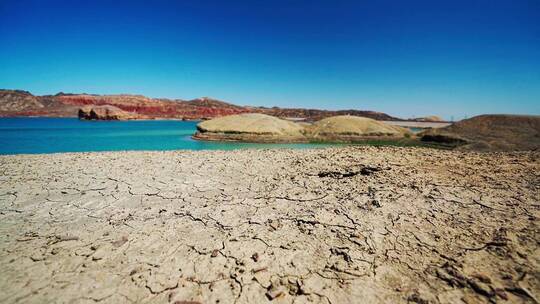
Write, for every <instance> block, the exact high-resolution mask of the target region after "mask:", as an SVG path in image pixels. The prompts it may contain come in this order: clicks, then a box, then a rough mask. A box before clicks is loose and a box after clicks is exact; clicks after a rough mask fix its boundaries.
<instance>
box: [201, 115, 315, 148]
mask: <svg viewBox="0 0 540 304" xmlns="http://www.w3.org/2000/svg"><path fill="white" fill-rule="evenodd" d="M303 129H304V128H303V127H302V126H301V125H298V124H296V123H294V122H291V121H287V120H283V119H279V118H276V117H273V116H269V115H265V114H256V113H248V114H239V115H229V116H224V117H220V118H215V119H212V120H208V121H203V122H201V123H199V124H198V125H197V130H198V132H197V133H196V134H195V135H194V137H195V138H196V139H205V140H233V141H255V142H291V141H306V138H305V137H304V135H303V133H302V131H303Z"/></svg>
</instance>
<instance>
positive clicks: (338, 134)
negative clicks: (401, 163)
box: [306, 115, 409, 139]
mask: <svg viewBox="0 0 540 304" xmlns="http://www.w3.org/2000/svg"><path fill="white" fill-rule="evenodd" d="M306 131H307V133H309V134H310V137H313V138H322V139H324V138H327V137H328V138H329V139H331V138H345V137H350V138H349V139H353V138H354V137H381V136H382V137H404V136H405V134H409V131H408V130H407V129H405V128H401V127H398V126H391V125H387V124H385V123H382V122H380V121H376V120H373V119H370V118H366V117H358V116H349V115H343V116H334V117H329V118H325V119H321V120H319V121H317V122H315V123H314V124H313V125H312V126H310V127H307V128H306Z"/></svg>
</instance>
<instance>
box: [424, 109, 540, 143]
mask: <svg viewBox="0 0 540 304" xmlns="http://www.w3.org/2000/svg"><path fill="white" fill-rule="evenodd" d="M422 135H423V137H422V140H424V141H434V142H440V143H446V144H450V145H457V146H459V148H460V149H465V150H479V151H513V150H538V149H539V148H540V116H533V115H480V116H475V117H472V118H469V119H465V120H462V121H460V122H457V123H455V124H452V125H450V126H448V127H445V128H440V129H431V130H428V131H426V132H424V133H423V134H422Z"/></svg>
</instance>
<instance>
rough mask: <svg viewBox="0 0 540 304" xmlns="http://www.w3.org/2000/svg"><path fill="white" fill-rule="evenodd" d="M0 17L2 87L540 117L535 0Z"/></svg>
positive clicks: (8, 8) (51, 10) (72, 6)
mask: <svg viewBox="0 0 540 304" xmlns="http://www.w3.org/2000/svg"><path fill="white" fill-rule="evenodd" d="M113 2H114V3H113ZM0 16H1V17H0V88H14V89H24V90H29V91H30V92H32V93H34V94H39V95H41V94H55V93H57V92H59V91H64V92H88V93H97V94H118V93H133V94H143V95H147V96H150V97H167V98H183V99H189V98H194V97H199V96H212V97H215V98H218V99H222V100H226V101H230V102H233V103H237V104H243V105H264V106H274V105H275V106H281V107H312V108H326V109H348V108H355V109H370V110H377V111H382V112H387V113H389V114H392V115H396V116H401V117H412V116H421V115H427V114H437V115H441V116H443V117H446V118H450V117H451V116H454V117H455V118H456V119H458V118H462V117H463V116H464V115H467V116H472V115H476V114H480V113H528V114H540V0H508V1H497V0H485V1H475V0H466V1H462V0H451V1H450V0H448V1H439V0H435V1H434V0H426V1H416V0H410V1H409V0H407V1H401V0H393V1H385V0H383V1H360V0H357V1H330V0H329V1H295V0H288V1H255V0H253V1H225V0H224V1H204V0H199V1H197V0H193V1H134V0H133V1H125V2H124V1H100V0H92V1H82V0H80V1H77V0H73V1H55V0H48V1H26V0H11V1H8V0H0Z"/></svg>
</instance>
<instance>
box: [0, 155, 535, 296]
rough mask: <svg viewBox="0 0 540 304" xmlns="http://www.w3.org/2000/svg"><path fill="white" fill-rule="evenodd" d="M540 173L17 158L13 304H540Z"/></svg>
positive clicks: (6, 192) (287, 162) (308, 161)
mask: <svg viewBox="0 0 540 304" xmlns="http://www.w3.org/2000/svg"><path fill="white" fill-rule="evenodd" d="M539 159H540V154H539V153H538V152H536V153H533V152H531V153H514V154H508V153H507V154H502V153H501V154H494V153H493V154H476V153H471V152H457V151H438V150H428V149H416V148H374V147H362V148H333V149H325V150H304V151H301V150H294V151H293V150H279V151H278V150H265V151H260V150H244V151H232V152H222V151H216V152H124V153H86V154H55V155H35V156H31V155H20V156H3V157H0V170H1V174H0V269H2V275H0V302H2V303H14V302H21V303H23V302H24V303H46V302H57V303H68V302H69V303H84V302H88V303H95V302H99V303H124V302H126V303H128V302H132V303H169V302H170V303H173V302H176V303H196V302H200V303H264V302H267V301H270V300H272V301H273V302H277V303H290V302H295V303H306V302H313V303H354V302H356V303H399V302H402V303H405V302H416V303H430V302H433V303H462V302H466V303H487V302H488V299H491V300H492V301H497V302H501V303H502V302H505V301H506V300H505V299H507V301H508V302H512V303H520V302H533V301H535V300H534V299H533V298H536V299H537V300H538V299H540V280H539V277H540V267H539V263H540V250H539V245H538V244H539V242H540V224H539V221H538V217H539V216H540V211H539V201H540V173H539V172H540V163H539ZM188 301H195V302H188Z"/></svg>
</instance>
